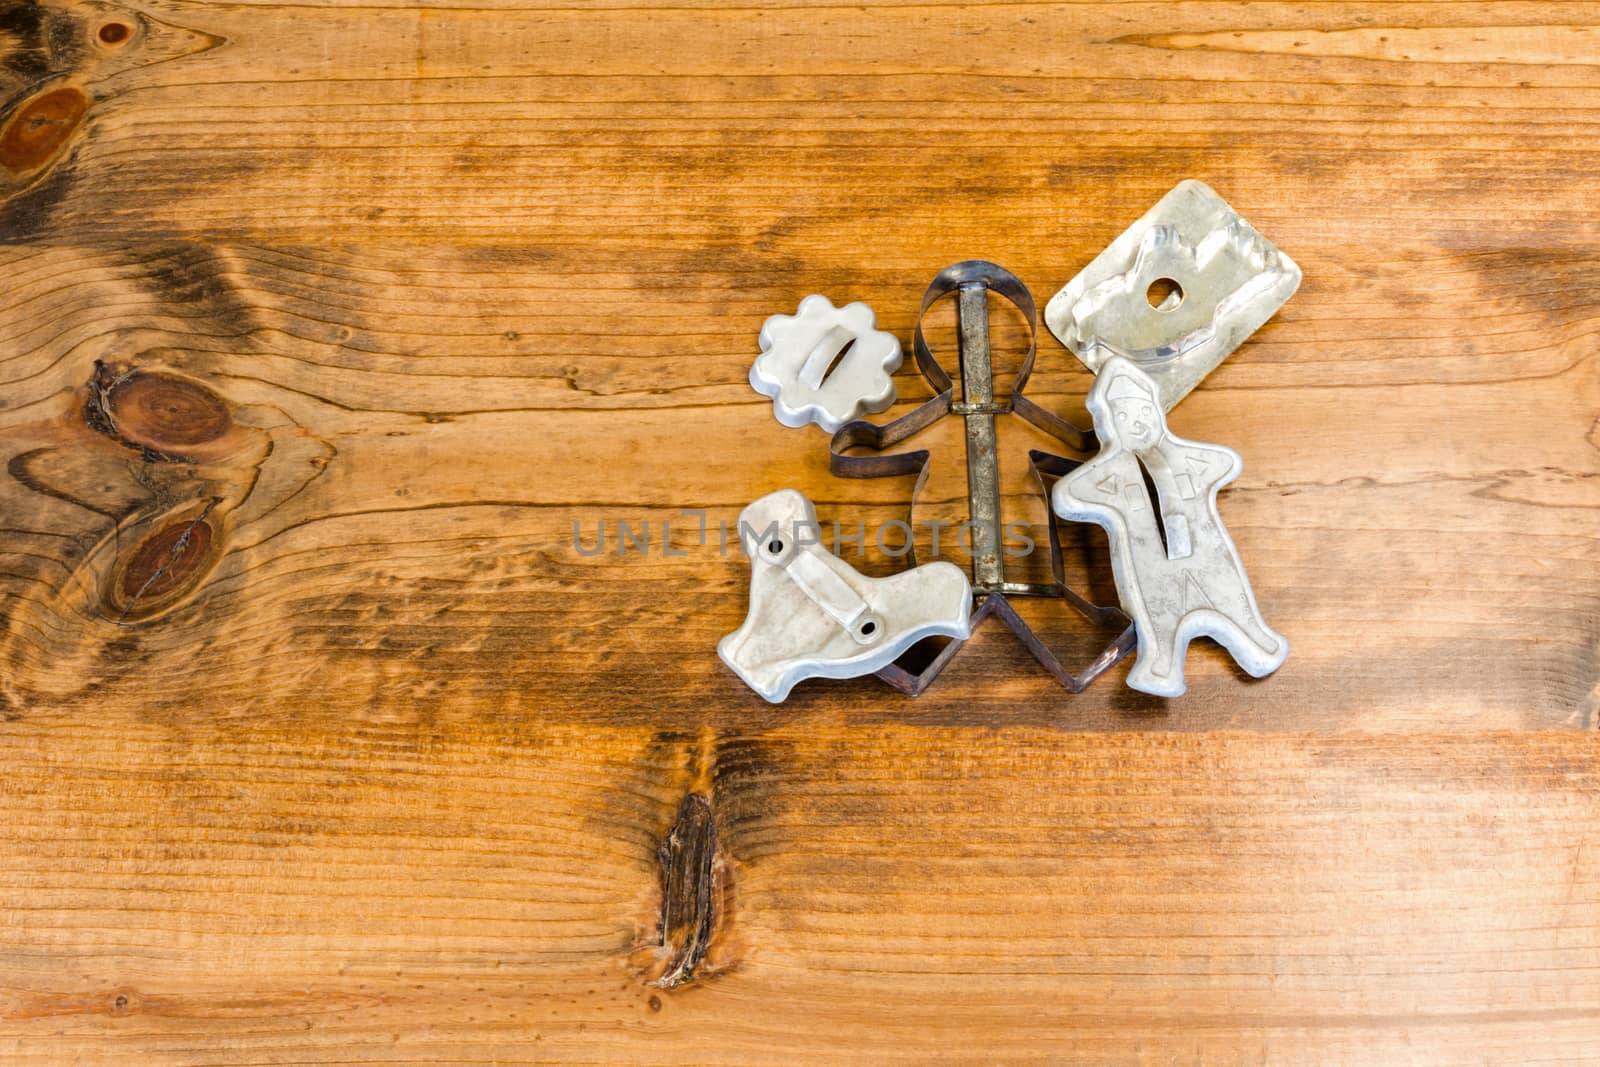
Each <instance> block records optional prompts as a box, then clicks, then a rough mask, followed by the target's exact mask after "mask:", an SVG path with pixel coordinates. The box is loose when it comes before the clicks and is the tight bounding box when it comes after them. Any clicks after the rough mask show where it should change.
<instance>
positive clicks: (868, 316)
mask: <svg viewBox="0 0 1600 1067" xmlns="http://www.w3.org/2000/svg"><path fill="white" fill-rule="evenodd" d="M759 343H760V345H761V355H760V356H758V357H757V358H756V361H755V363H754V364H753V365H752V366H751V367H750V384H751V385H752V386H754V387H755V390H756V392H758V393H761V394H762V395H763V396H770V397H772V414H773V415H774V416H775V417H776V418H777V420H778V421H779V422H781V423H783V424H784V425H785V426H791V427H794V426H804V425H805V424H806V423H808V422H815V423H817V424H818V425H820V426H821V427H822V428H823V429H824V430H827V431H828V432H829V433H832V432H834V431H835V430H837V429H838V428H839V427H841V426H843V425H844V424H845V423H847V422H849V421H850V420H851V419H858V418H860V417H861V416H863V415H865V414H868V413H869V412H874V413H875V412H879V411H884V410H886V409H887V408H888V407H889V405H891V404H893V403H894V397H895V389H894V379H893V378H892V377H891V375H892V374H893V373H894V372H895V371H896V370H898V369H899V367H900V363H901V360H902V356H901V352H900V339H899V338H897V337H896V336H895V335H894V334H892V333H888V332H886V331H884V330H880V329H878V328H877V319H876V317H875V316H874V315H873V313H872V309H871V308H870V307H868V306H867V305H865V304H863V303H860V302H859V301H857V302H856V303H853V304H846V305H845V306H844V307H842V308H839V307H834V306H833V301H831V300H829V299H828V298H827V297H825V296H823V295H821V294H820V293H812V294H811V295H810V296H808V297H806V298H805V299H804V300H802V301H800V308H799V310H798V311H797V312H796V313H795V314H793V315H773V316H770V317H769V318H768V319H767V321H766V322H765V323H764V324H763V325H762V327H761V336H760V339H759Z"/></svg>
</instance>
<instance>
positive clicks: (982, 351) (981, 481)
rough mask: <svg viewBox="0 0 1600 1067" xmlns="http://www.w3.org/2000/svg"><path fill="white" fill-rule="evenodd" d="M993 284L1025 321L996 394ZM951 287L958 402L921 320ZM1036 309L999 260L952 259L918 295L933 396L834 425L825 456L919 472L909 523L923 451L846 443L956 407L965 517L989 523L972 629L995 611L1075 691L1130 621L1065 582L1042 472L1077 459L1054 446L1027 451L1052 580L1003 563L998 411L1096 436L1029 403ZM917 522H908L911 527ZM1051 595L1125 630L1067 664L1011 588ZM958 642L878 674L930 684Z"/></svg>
mask: <svg viewBox="0 0 1600 1067" xmlns="http://www.w3.org/2000/svg"><path fill="white" fill-rule="evenodd" d="M990 292H993V293H995V294H997V295H999V296H1000V297H1002V298H1004V299H1005V300H1008V301H1010V302H1011V304H1013V305H1014V306H1015V307H1016V308H1017V310H1018V311H1020V312H1022V315H1023V318H1025V319H1026V320H1027V322H1028V351H1027V354H1026V355H1025V356H1024V357H1023V360H1022V367H1021V368H1020V369H1019V370H1018V371H1017V375H1016V378H1015V379H1014V380H1013V382H1012V386H1011V395H1010V397H1009V398H1007V399H1006V400H1003V401H1000V402H996V401H995V399H994V371H993V366H992V364H991V361H990V351H989V310H988V294H989V293H990ZM951 294H955V296H956V299H957V304H956V320H957V333H958V336H959V338H960V359H961V401H960V402H959V403H956V402H954V399H953V397H954V391H955V383H954V381H953V380H952V379H951V377H950V374H949V372H948V371H946V370H945V369H944V368H943V367H942V366H940V365H939V361H938V360H936V359H935V358H934V356H933V352H932V350H931V349H930V348H929V347H928V342H927V339H926V338H925V337H924V336H923V330H922V323H923V319H924V318H926V316H927V314H928V309H929V308H930V307H932V306H933V305H934V304H935V303H937V302H938V301H939V300H941V299H943V298H944V297H946V296H950V295H951ZM1038 317H1039V316H1038V309H1037V307H1036V306H1035V304H1034V301H1033V294H1032V293H1030V292H1029V291H1028V287H1027V286H1026V285H1024V284H1022V280H1021V279H1020V278H1018V277H1017V276H1016V275H1015V274H1012V273H1011V272H1010V271H1008V270H1006V269H1005V268H1004V267H1002V266H1000V265H999V264H996V263H990V262H987V261H986V260H978V259H973V260H966V261H964V262H961V263H955V264H952V265H951V266H948V267H946V268H945V269H944V270H942V271H940V272H939V275H938V276H937V277H936V278H934V279H933V281H932V282H931V283H930V284H929V285H928V290H927V292H926V293H924V294H923V297H922V307H921V309H920V310H919V311H918V312H917V328H916V338H915V343H914V345H913V354H914V355H915V357H916V361H917V368H918V369H919V370H920V371H921V372H922V376H923V378H924V379H926V380H927V382H928V384H929V385H930V386H932V387H933V390H934V394H935V395H934V396H933V398H932V399H931V400H928V401H927V402H925V403H924V404H922V405H921V406H920V407H918V408H917V409H916V410H914V411H911V412H909V413H908V414H906V415H902V416H901V417H900V418H898V419H895V420H893V421H891V422H887V423H884V424H882V425H877V424H875V423H872V422H869V421H867V420H865V419H859V420H857V421H855V422H851V423H847V424H846V425H844V426H842V427H840V428H839V430H838V432H837V433H835V434H834V435H833V439H832V440H831V441H830V442H829V444H828V451H829V463H830V467H831V469H832V470H833V473H834V474H836V475H839V476H840V477H844V478H883V477H892V476H903V475H909V474H915V475H916V476H917V480H916V484H915V485H914V486H913V487H912V490H911V502H910V504H909V505H908V506H907V509H906V519H907V525H908V526H912V524H911V522H910V520H911V518H912V516H913V514H914V513H915V511H916V506H917V497H918V496H920V495H921V493H922V488H923V485H924V484H925V483H926V482H927V480H928V461H929V452H928V450H927V449H925V448H922V449H915V450H913V451H910V452H898V453H894V454H892V455H850V454H848V450H850V449H855V448H868V449H871V450H873V451H874V452H881V451H882V450H883V449H885V448H888V447H890V446H892V445H895V444H898V443H899V442H901V441H904V440H905V439H907V438H908V437H911V436H913V435H914V434H917V433H919V432H921V431H922V430H925V429H927V428H928V427H929V426H932V425H933V424H934V423H935V422H937V421H939V419H941V418H943V417H944V416H946V415H959V416H961V417H962V418H963V419H964V420H965V421H966V429H967V434H966V443H967V444H966V451H967V517H968V519H969V520H970V521H971V523H972V525H973V528H974V529H986V530H988V531H989V537H988V542H987V544H986V545H983V546H979V545H978V543H977V539H976V538H975V539H974V546H973V557H972V591H973V595H974V596H976V597H977V598H978V600H979V601H980V603H979V604H978V607H977V608H976V610H974V611H973V613H972V620H971V621H972V626H973V628H974V629H976V628H977V626H978V625H979V624H980V623H981V622H982V621H983V620H984V619H986V618H988V617H989V616H990V615H993V616H996V617H997V618H999V619H1000V621H1002V622H1003V623H1005V624H1006V627H1007V628H1008V629H1010V630H1011V632H1012V633H1014V634H1016V635H1017V637H1018V639H1019V640H1021V641H1022V643H1023V645H1024V646H1025V647H1026V648H1027V649H1028V651H1029V652H1030V653H1032V655H1033V658H1034V659H1036V660H1038V661H1039V664H1040V665H1041V666H1043V667H1044V669H1045V670H1047V671H1049V672H1050V675H1051V677H1053V678H1055V680H1056V681H1057V682H1059V683H1060V684H1061V685H1062V686H1063V687H1064V688H1065V689H1067V690H1068V691H1069V692H1072V693H1081V692H1082V691H1083V690H1084V689H1086V688H1088V686H1089V685H1090V684H1091V683H1092V682H1093V681H1094V680H1095V679H1096V678H1098V677H1100V675H1102V674H1104V673H1105V672H1106V671H1107V670H1109V669H1110V668H1111V667H1113V666H1115V665H1116V664H1117V663H1118V662H1119V661H1120V660H1121V659H1122V658H1123V657H1124V656H1126V655H1127V654H1128V653H1129V652H1131V651H1132V650H1133V647H1134V644H1135V640H1134V628H1133V625H1132V623H1130V622H1129V620H1128V617H1127V616H1126V615H1124V614H1123V613H1122V611H1121V610H1120V609H1119V608H1115V607H1101V606H1099V605H1097V604H1093V603H1091V602H1090V601H1088V600H1086V599H1085V598H1084V597H1083V596H1081V595H1080V594H1078V593H1077V592H1076V591H1074V590H1073V589H1072V588H1071V587H1069V586H1068V585H1067V583H1066V577H1065V571H1064V569H1063V567H1062V564H1061V538H1060V535H1059V533H1058V532H1057V530H1056V524H1055V520H1054V517H1053V513H1052V512H1050V511H1049V510H1048V508H1049V501H1050V493H1049V489H1050V486H1049V485H1048V484H1047V483H1046V479H1047V478H1049V479H1055V478H1059V477H1060V476H1061V475H1063V474H1065V473H1067V472H1068V471H1070V470H1072V468H1074V467H1076V466H1077V465H1078V462H1077V461H1076V460H1070V459H1067V458H1065V457H1063V456H1057V455H1053V454H1051V453H1049V452H1043V451H1040V450H1037V449H1034V450H1031V451H1030V452H1029V453H1028V460H1029V464H1030V466H1031V467H1032V470H1033V476H1034V480H1035V482H1036V483H1037V484H1038V486H1039V490H1040V492H1041V493H1042V494H1043V495H1044V498H1045V506H1046V509H1047V510H1046V514H1050V515H1052V518H1051V519H1050V521H1049V524H1048V527H1049V531H1050V571H1051V574H1052V575H1053V576H1054V579H1055V580H1054V581H1053V582H1051V583H1048V584H1046V583H1039V582H1012V581H1007V580H1006V576H1005V562H1004V558H1003V553H1002V552H1001V550H1000V537H999V531H1000V523H999V518H1000V471H999V461H998V457H997V456H996V448H995V423H994V420H995V417H996V416H997V415H1008V414H1015V415H1019V416H1021V417H1022V419H1023V420H1024V421H1026V422H1028V423H1030V424H1031V425H1033V426H1036V427H1038V428H1039V429H1041V430H1043V431H1044V432H1045V433H1048V434H1050V435H1051V436H1052V437H1055V438H1056V439H1058V440H1060V441H1062V442H1064V443H1066V444H1067V445H1069V446H1071V447H1072V448H1074V449H1075V450H1077V451H1080V452H1086V451H1089V450H1090V449H1092V448H1093V447H1094V445H1095V436H1094V433H1093V432H1092V431H1089V430H1085V429H1082V428H1080V427H1078V426H1075V425H1073V424H1072V423H1070V422H1068V421H1067V420H1065V419H1063V418H1060V417H1059V416H1057V415H1054V414H1052V413H1051V412H1049V411H1046V410H1045V409H1044V408H1042V407H1040V406H1039V405H1037V404H1035V403H1034V402H1033V401H1031V400H1029V399H1028V398H1027V397H1025V396H1023V394H1022V391H1023V389H1024V388H1025V387H1026V386H1027V384H1028V377H1029V375H1031V374H1032V373H1033V360H1034V355H1035V353H1036V352H1037V347H1038V336H1039V323H1038ZM912 528H914V526H912ZM907 562H908V563H909V564H910V565H911V566H913V567H914V566H916V547H915V545H914V544H913V545H908V559H907ZM1016 596H1032V597H1051V598H1056V599H1061V600H1065V601H1067V602H1068V603H1069V604H1071V605H1072V607H1073V608H1074V609H1076V610H1077V611H1078V613H1079V614H1081V615H1083V616H1084V617H1085V618H1087V619H1089V620H1090V621H1091V622H1093V623H1094V624H1095V625H1097V626H1105V627H1111V626H1118V625H1121V626H1124V627H1125V629H1124V630H1123V631H1122V633H1121V635H1120V636H1118V637H1117V638H1116V640H1114V641H1112V642H1111V643H1110V644H1109V645H1107V646H1106V647H1105V648H1104V649H1103V650H1102V651H1101V652H1100V654H1099V655H1098V656H1096V657H1095V659H1094V660H1093V661H1092V662H1090V663H1089V665H1088V666H1087V667H1085V668H1083V670H1081V671H1079V672H1077V673H1073V672H1071V671H1069V670H1068V669H1067V668H1066V667H1065V666H1064V665H1063V664H1062V663H1061V661H1060V659H1058V658H1057V657H1056V655H1055V653H1053V652H1052V651H1050V649H1049V648H1047V647H1046V646H1045V644H1044V642H1042V641H1041V640H1040V639H1039V637H1038V635H1037V634H1035V633H1034V632H1033V628H1032V627H1030V626H1029V625H1028V623H1027V622H1026V621H1025V620H1024V619H1023V618H1022V616H1020V615H1018V614H1017V612H1016V609H1015V608H1013V607H1012V606H1011V604H1010V602H1009V601H1008V599H1007V598H1008V597H1016ZM962 643H963V642H961V641H959V640H952V641H951V642H950V643H949V644H947V645H946V646H945V647H944V648H943V649H942V650H941V651H940V653H939V655H938V656H936V657H935V658H934V659H933V661H932V662H931V663H929V664H928V665H927V666H926V667H924V668H923V669H922V670H921V671H920V672H917V673H912V672H911V671H908V670H906V669H905V668H903V667H901V666H899V665H898V664H893V663H891V664H890V665H889V666H887V667H884V668H883V669H882V670H880V671H878V672H877V673H878V677H879V678H881V679H883V680H884V681H885V682H887V683H888V684H889V685H891V686H893V687H894V688H896V689H898V690H900V691H901V692H904V693H908V694H911V695H913V696H915V695H916V694H918V693H921V692H922V691H923V690H924V689H926V688H927V687H928V685H930V684H931V683H932V682H933V680H934V679H935V678H937V677H938V676H939V673H940V672H941V671H943V670H944V667H945V665H946V664H947V663H949V662H950V660H951V659H952V658H953V657H954V656H955V654H956V652H957V650H959V649H960V647H961V645H962Z"/></svg>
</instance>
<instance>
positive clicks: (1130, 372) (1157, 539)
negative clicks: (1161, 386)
mask: <svg viewBox="0 0 1600 1067" xmlns="http://www.w3.org/2000/svg"><path fill="white" fill-rule="evenodd" d="M1088 406H1089V412H1090V414H1092V415H1093V416H1094V426H1095V431H1096V432H1097V433H1098V434H1099V436H1100V441H1101V449H1100V454H1099V455H1097V456H1095V457H1094V458H1093V459H1091V460H1088V461H1087V462H1085V463H1083V464H1080V465H1079V466H1078V467H1077V468H1076V469H1075V470H1073V471H1071V472H1070V473H1068V474H1067V475H1066V476H1064V477H1063V478H1061V479H1060V480H1059V481H1057V482H1056V485H1055V489H1054V491H1053V492H1052V493H1051V506H1052V507H1053V508H1054V510H1055V513H1056V514H1057V515H1059V516H1060V517H1061V518H1063V519H1074V520H1077V521H1079V522H1092V523H1094V524H1096V525H1098V526H1101V527H1103V528H1104V529H1105V531H1106V534H1107V536H1108V537H1109V538H1110V541H1111V570H1112V573H1113V574H1114V575H1115V576H1116V579H1117V593H1118V595H1119V596H1120V597H1121V599H1122V606H1123V608H1124V609H1125V610H1126V611H1127V613H1128V614H1129V615H1131V616H1132V617H1133V625H1134V628H1135V630H1136V631H1137V633H1138V642H1139V653H1138V657H1137V658H1136V660H1135V662H1134V665H1133V669H1132V670H1130V671H1129V672H1128V685H1129V686H1131V687H1133V688H1134V689H1138V690H1140V691H1142V692H1145V693H1151V694H1154V695H1156V696H1164V697H1175V696H1182V695H1183V691H1184V681H1183V663H1184V657H1185V654H1186V653H1187V651H1188V648H1189V642H1190V641H1192V640H1193V639H1194V638H1196V637H1200V636H1202V635H1204V636H1207V637H1211V638H1214V639H1215V640H1216V641H1217V643H1218V644H1220V645H1222V647H1223V648H1226V649H1227V650H1228V652H1229V653H1230V654H1231V655H1232V656H1233V658H1234V660H1235V661H1236V662H1237V663H1238V664H1239V666H1241V667H1243V668H1244V669H1245V670H1246V671H1247V672H1249V673H1250V674H1251V675H1253V676H1254V677H1257V678H1260V677H1263V676H1265V675H1268V674H1271V673H1272V672H1273V671H1275V670H1277V669H1278V668H1279V667H1280V666H1282V664H1283V661H1284V659H1285V658H1286V657H1287V656H1288V655H1289V642H1288V640H1287V639H1286V638H1284V636H1283V635H1282V634H1280V633H1278V632H1276V631H1275V630H1273V629H1272V628H1271V627H1269V626H1268V625H1267V624H1266V622H1265V621H1264V620H1263V619H1262V617H1261V609H1260V608H1259V607H1258V606H1257V605H1256V598H1255V594H1254V593H1253V592H1252V591H1251V589H1250V579H1249V578H1247V577H1245V573H1244V564H1243V563H1242V562H1241V561H1240V559H1239V551H1238V549H1236V548H1235V547H1234V545H1233V539H1232V538H1230V537H1229V536H1228V530H1227V528H1226V527H1225V526H1223V524H1222V517H1221V516H1220V515H1219V514H1218V513H1217V490H1218V489H1220V488H1222V487H1223V486H1224V485H1227V484H1228V483H1229V482H1231V481H1233V480H1234V479H1235V478H1236V477H1238V476H1239V471H1240V470H1241V469H1242V468H1243V466H1244V461H1243V460H1241V459H1240V458H1239V453H1237V452H1235V451H1234V450H1233V449H1231V448H1226V447H1224V446H1222V445H1212V444H1202V443H1200V442H1198V441H1188V440H1185V439H1183V438H1181V437H1178V436H1177V435H1175V434H1173V433H1171V432H1170V431H1169V430H1168V429H1167V419H1166V414H1165V413H1164V412H1163V411H1162V410H1161V405H1160V403H1159V402H1158V393H1157V389H1156V384H1155V382H1154V381H1153V380H1152V379H1151V378H1150V376H1149V375H1147V374H1145V373H1143V372H1142V371H1140V370H1139V369H1138V368H1137V367H1135V366H1134V365H1133V363H1131V362H1130V361H1128V360H1126V359H1123V358H1121V357H1115V358H1112V359H1111V360H1109V361H1107V362H1106V364H1105V365H1104V366H1102V367H1101V368H1100V374H1099V377H1098V378H1097V379H1096V380H1095V383H1094V387H1093V388H1092V389H1090V390H1089V397H1088Z"/></svg>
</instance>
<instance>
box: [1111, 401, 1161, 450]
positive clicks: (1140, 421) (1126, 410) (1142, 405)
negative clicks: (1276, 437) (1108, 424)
mask: <svg viewBox="0 0 1600 1067" xmlns="http://www.w3.org/2000/svg"><path fill="white" fill-rule="evenodd" d="M1111 417H1112V418H1114V419H1116V420H1117V436H1118V437H1119V438H1121V439H1122V444H1123V446H1124V447H1126V448H1132V449H1140V448H1149V447H1151V446H1152V445H1154V444H1155V443H1156V442H1157V441H1159V440H1160V439H1161V429H1160V425H1161V424H1160V422H1159V421H1158V420H1157V418H1156V406H1155V405H1154V404H1153V403H1151V402H1150V401H1149V400H1148V399H1144V400H1141V399H1139V398H1137V397H1128V398H1127V399H1124V400H1113V401H1112V402H1111Z"/></svg>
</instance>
